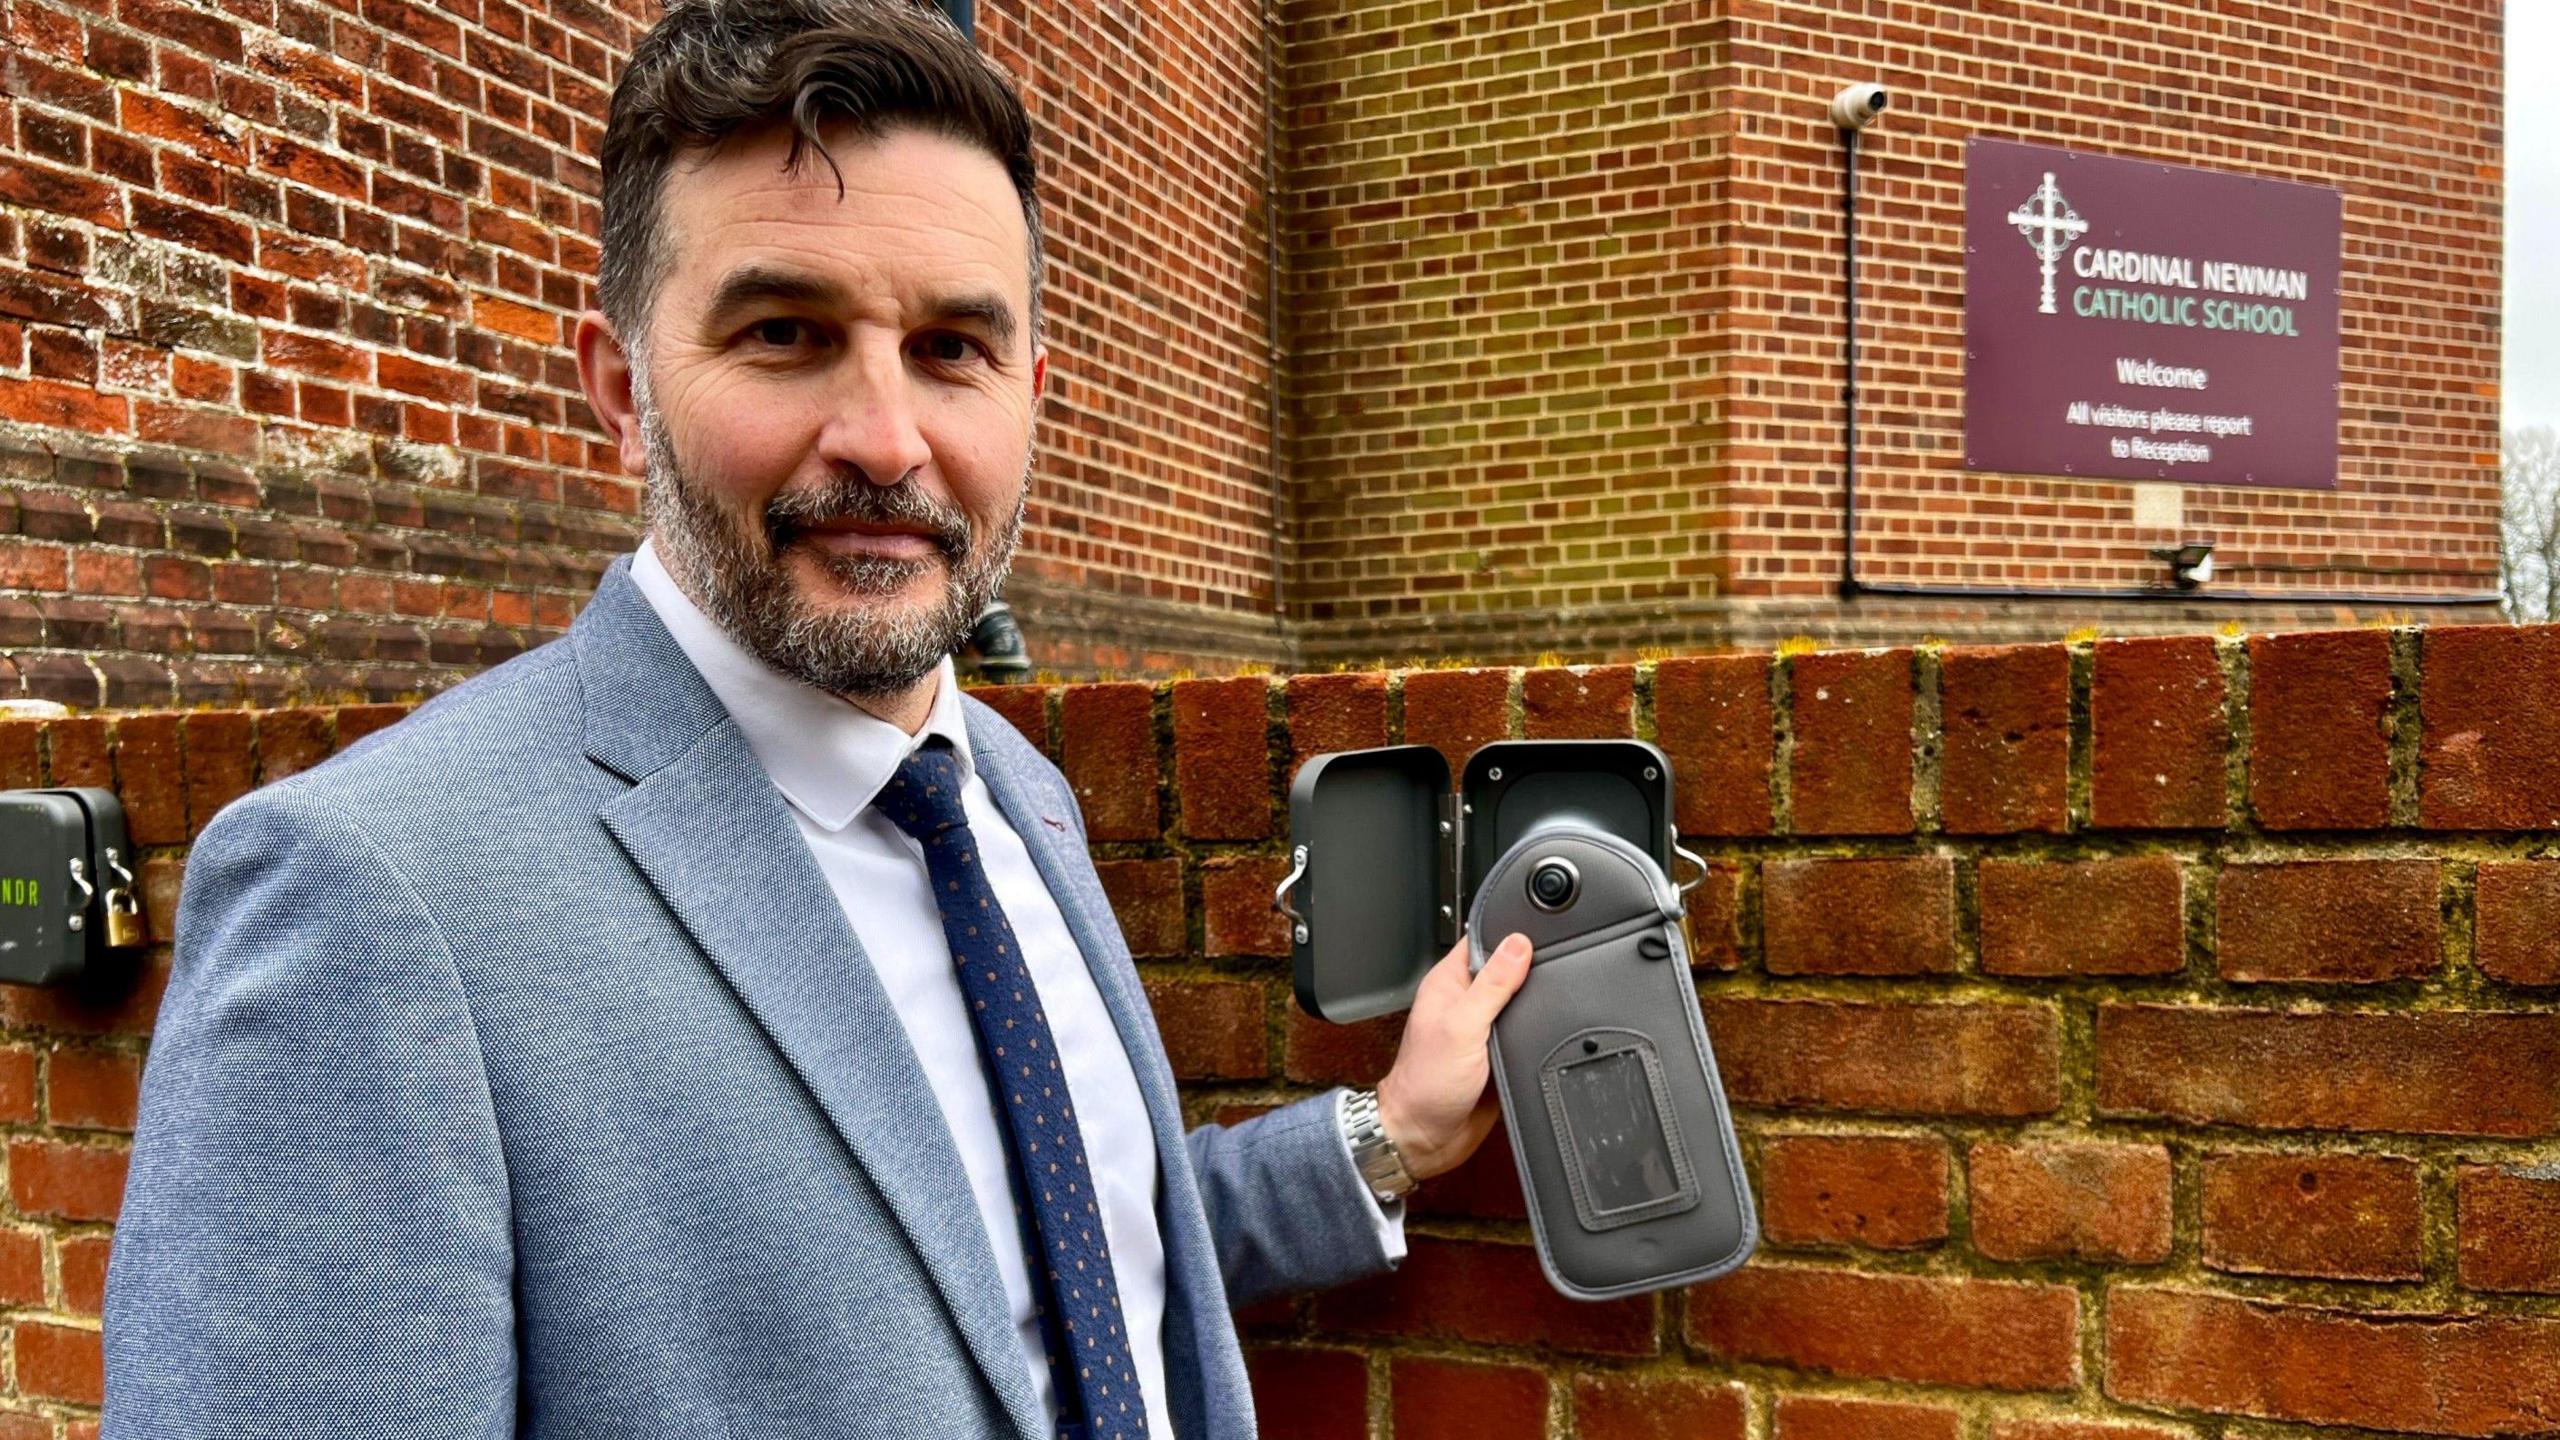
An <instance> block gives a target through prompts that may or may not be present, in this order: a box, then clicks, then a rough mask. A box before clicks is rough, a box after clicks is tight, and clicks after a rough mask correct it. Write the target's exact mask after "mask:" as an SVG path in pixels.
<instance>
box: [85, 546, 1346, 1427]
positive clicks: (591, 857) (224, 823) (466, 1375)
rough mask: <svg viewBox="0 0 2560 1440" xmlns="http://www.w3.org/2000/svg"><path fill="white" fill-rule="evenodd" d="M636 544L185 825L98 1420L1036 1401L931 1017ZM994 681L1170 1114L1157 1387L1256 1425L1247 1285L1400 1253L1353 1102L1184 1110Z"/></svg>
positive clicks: (410, 1422)
mask: <svg viewBox="0 0 2560 1440" xmlns="http://www.w3.org/2000/svg"><path fill="white" fill-rule="evenodd" d="M625 564H627V562H625ZM624 570H625V565H620V564H618V565H617V566H616V567H615V568H614V570H613V571H612V572H611V573H610V574H609V575H608V576H607V577H606V580H605V582H604V585H603V588H602V589H601V590H600V591H599V592H598V593H597V596H596V598H595V600H594V602H593V603H592V604H591V605H590V606H589V607H588V609H587V611H586V613H585V614H584V615H583V616H582V617H580V619H579V621H578V623H577V625H576V626H575V627H574V628H573V629H572V630H571V632H570V634H569V635H568V636H567V638H565V639H564V640H562V641H560V642H558V643H556V644H553V645H549V646H545V647H544V648H542V649H540V650H537V651H535V652H533V653H532V654H529V655H526V656H523V657H521V658H520V659H518V660H515V661H513V662H510V663H509V664H507V665H505V666H502V667H500V668H499V669H497V670H495V671H492V672H490V673H489V674H487V675H485V676H483V677H481V678H479V679H477V680H475V681H473V682H471V683H469V684H466V685H464V686H462V687H460V688H458V689H456V690H454V691H453V692H451V693H450V694H448V695H446V696H444V697H442V698H440V699H438V700H436V701H434V702H433V703H431V704H429V705H427V706H425V707H423V708H422V709H421V710H419V712H418V713H417V714H415V715H414V716H412V717H410V718H409V719H408V720H406V721H404V722H403V723H401V724H400V725H398V726H396V727H394V728H392V729H390V730H388V731H385V732H384V733H382V734H381V735H379V736H376V737H374V738H373V739H371V740H368V741H367V742H365V743H364V744H362V745H359V746H357V747H355V748H354V749H352V750H350V751H349V752H347V753H346V754H345V755H344V756H342V757H340V758H339V759H337V760H335V761H333V762H331V763H330V764H328V765H324V766H322V767H320V768H318V769H316V770H313V771H310V772H307V773H305V774H302V775H298V776H295V777H293V778H292V779H289V780H286V781H283V782H281V783H279V784H276V785H272V786H269V787H267V788H265V789H262V790H259V791H257V792H256V793H254V794H252V795H250V796H249V797H248V798H247V799H245V800H242V801H241V802H240V803H238V804H236V805H233V806H232V807H230V808H229V809H227V810H225V811H224V812H223V813H222V815H221V816H220V817H219V818H218V819H217V820H216V821H215V822H214V824H213V826H212V827H211V828H210V829H208V830H207V831H206V832H205V834H204V836H203V837H202V839H201V840H199V841H198V843H197V845H196V847H195V850H194V852H193V854H192V856H191V857H190V859H189V861H188V865H187V875H186V887H185V893H184V897H183V899H182V901H181V904H180V909H179V923H178V932H179V933H178V937H177V945H178V960H177V971H176V976H175V978H174V980H173V982H172V983H171V985H170V988H169V992H168V998H167V1000H166V1001H165V1002H164V1003H163V1005H162V1007H161V1011H160V1018H159V1025H158V1031H157V1034H156V1035H155V1037H154V1039H153V1043H152V1050H151V1056H150V1062H149V1065H148V1067H147V1069H146V1072H145V1075H144V1081H143V1099H142V1119H141V1126H140V1132H139V1135H138V1137H137V1139H136V1142H135V1146H134V1157H133V1167H132V1172H131V1180H130V1183H129V1186H128V1189H127V1191H126V1196H125V1206H124V1213H123V1218H122V1220H121V1222H120V1224H119V1227H118V1230H117V1233H116V1240H115V1254H114V1261H113V1265H112V1268H111V1270H110V1273H109V1279H108V1288H107V1316H106V1362H107V1408H106V1435H107V1440H182V1437H191V1436H207V1437H211V1436H223V1437H236V1436H311V1437H322V1436H325V1437H331V1440H377V1437H391V1436H402V1437H439V1440H442V1437H463V1436H473V1437H502V1436H522V1437H536V1440H573V1437H574V1440H589V1437H593V1440H605V1437H611V1440H638V1437H648V1436H664V1437H678V1436H681V1437H684V1440H720V1437H736V1440H796V1437H810V1440H817V1437H826V1440H846V1437H879V1440H913V1437H919V1436H937V1437H938V1436H977V1435H985V1436H1017V1437H1021V1440H1038V1437H1041V1436H1043V1435H1044V1434H1045V1433H1046V1427H1045V1426H1044V1424H1043V1421H1042V1418H1041V1417H1040V1416H1038V1415H1036V1414H1034V1413H1033V1408H1032V1406H1033V1395H1032V1388H1031V1377H1030V1375H1029V1373H1028V1368H1027V1366H1026V1365H1025V1363H1024V1360H1023V1356H1022V1352H1021V1349H1020V1347H1019V1342H1018V1341H1017V1339H1016V1337H1015V1331H1014V1328H1013V1324H1012V1320H1011V1316H1010V1314H1009V1311H1008V1307H1007V1305H1006V1302H1005V1296H1004V1288H1003V1285H1002V1283H1001V1281H1000V1280H999V1279H998V1276H997V1272H996V1267H995V1259H994V1252H993V1251H992V1250H991V1248H990V1240H989V1238H988V1235H987V1232H986V1228H985V1226H984V1224H983V1223H982V1222H981V1220H980V1218H979V1212H978V1208H977V1205H976V1204H975V1202H974V1201H973V1200H972V1198H971V1195H970V1190H969V1185H968V1180H967V1178H966V1176H965V1174H964V1172H963V1171H962V1169H961V1165H960V1159H959V1156H958V1154H957V1152H956V1151H955V1149H954V1148H953V1145H952V1141H951V1137H950V1132H949V1130H948V1129H947V1128H946V1127H945V1126H944V1124H943V1121H942V1115H941V1111H940V1109H939V1108H938V1107H937V1105H936V1104H935V1101H934V1096H933V1093H932V1091H931V1089H930V1088H929V1087H928V1085H927V1084H926V1081H925V1078H924V1076H923V1074H922V1072H921V1071H920V1069H919V1068H918V1066H917V1063H916V1060H915V1056H914V1051H913V1049H912V1048H911V1047H910V1046H909V1044H908V1042H907V1037H906V1032H905V1031H904V1030H903V1029H902V1028H901V1027H900V1025H899V1021H898V1017H897V1014H896V1012H895V1011H894V1010H892V1009H891V1007H890V1004H889V1001H888V998H887V996H886V995H885V994H884V993H883V992H882V990H881V988H880V985H879V982H878V980H877V979H876V978H875V976H874V975H873V973H872V969H871V966H870V964H869V962H868V961H867V960H866V959H865V957H864V956H863V953H862V948H861V946H860V945H859V944H858V943H857V942H856V940H855V938H854V935H853V933H852V930H851V927H850V926H848V925H847V924H846V922H845V917H844V913H843V911H842V909H841V908H840V907H839V905H838V904H837V902H836V900H835V897H834V896H833V894H832V893H831V892H830V891H829V890H828V888H827V884H826V881H825V879H824V878H823V877H822V876H821V875H820V873H819V871H818V869H817V865H816V862H815V861H814V860H813V859H812V858H811V857H810V854H809V851H808V847H807V845H806V844H805V843H804V842H803V841H802V840H801V838H800V835H799V832H798V830H797V829H796V827H795V826H794V824H793V822H792V820H791V817H790V815H789V813H788V812H787V810H786V809H785V802H784V801H783V799H782V798H781V796H780V794H779V792H777V791H776V790H775V789H774V787H773V785H772V783H771V782H770V781H769V780H767V778H766V777H765V773H764V771H763V769H762V768H761V767H760V766H759V765H758V763H757V761H756V758H755V756H754V754H753V753H752V752H751V751H750V750H749V749H748V747H747V745H746V742H745V741H744V740H743V739H742V738H741V736H740V734H739V732H738V728H737V726H736V725H735V724H734V723H733V722H732V721H731V720H730V719H729V716H728V714H727V712H726V711H725V710H723V709H722V708H721V705H720V702H719V701H718V700H717V699H716V698H715V697H714V696H713V694H712V692H711V690H710V688H709V687H708V686H707V685H705V684H704V683H703V681H702V679H701V677H700V676H699V675H698V674H697V673H696V672H695V671H694V669H693V667H692V665H691V664H690V663H689V662H688V661H687V660H686V659H685V657H684V654H683V652H682V651H681V650H680V649H678V648H677V646H676V644H675V642H674V640H673V639H672V638H670V637H669V636H668V634H667V632H666V630H665V628H664V627H663V626H662V625H661V624H660V623H659V621H658V618H657V616H656V614H655V612H653V611H652V610H651V609H650V608H649V606H648V604H647V602H646V601H645V600H644V599H643V598H642V597H641V596H640V594H639V593H638V591H637V589H636V588H635V587H634V586H633V585H632V584H631V582H630V580H629V578H628V576H627V575H626V574H625V573H624ZM966 709H967V713H968V726H969V741H970V745H971V748H972V751H973V753H974V755H975V757H976V762H977V765H978V769H979V772H980V773H981V774H982V775H983V776H984V777H985V779H986V782H987V786H988V788H989V789H990V790H991V791H992V792H993V793H994V796H995V799H996V803H997V804H998V806H999V807H1000V808H1001V809H1002V810H1003V811H1004V813H1005V815H1006V817H1007V818H1008V819H1009V820H1011V821H1012V823H1013V825H1014V828H1015V829H1016V830H1018V831H1020V832H1021V834H1022V836H1023V839H1024V840H1025V842H1026V843H1027V844H1028V846H1029V848H1030V851H1031V855H1032V858H1033V859H1034V861H1035V862H1037V864H1038V866H1039V868H1040V872H1041V874H1042V875H1043V876H1045V877H1046V878H1047V880H1048V884H1049V888H1050V891H1051V893H1053V894H1054V895H1055V896H1056V897H1057V900H1058V904H1059V909H1060V910H1061V911H1062V912H1063V913H1064V914H1065V916H1066V919H1067V923H1068V925H1069V926H1070V927H1071V928H1072V929H1073V931H1074V933H1075V937H1076V940H1077V943H1078V944H1079V945H1080V946H1081V947H1082V949H1083V951H1084V955H1085V958H1086V961H1087V963H1088V964H1089V965H1090V966H1091V967H1092V971H1093V975H1094V978H1095V980H1096V982H1097V983H1098V985H1099V986H1100V989H1101V992H1102V997H1103V1000H1104V1003H1105V1004H1106V1005H1108V1006H1109V1007H1110V1011H1111V1015H1112V1019H1113V1021H1114V1022H1115V1023H1116V1025H1117V1026H1118V1029H1119V1032H1120V1038H1121V1042H1122V1043H1123V1044H1124V1045H1125V1046H1126V1047H1127V1049H1128V1053H1129V1058H1130V1060H1131V1062H1132V1064H1133V1065H1134V1067H1135V1069H1136V1071H1137V1076H1138V1084H1139V1088H1140V1090H1141V1091H1142V1092H1143V1093H1144V1096H1145V1099H1146V1104H1147V1110H1148V1113H1149V1116H1150V1118H1151V1119H1152V1121H1153V1123H1154V1129H1155V1138H1156V1147H1157V1151H1158V1154H1159V1156H1160V1158H1161V1161H1162V1163H1161V1165H1160V1168H1159V1174H1158V1181H1159V1192H1158V1193H1159V1199H1158V1219H1159V1221H1160V1223H1161V1224H1162V1226H1163V1230H1164V1240H1165V1261H1166V1267H1167V1271H1168V1273H1167V1288H1168V1295H1167V1306H1166V1318H1165V1333H1164V1344H1165V1351H1166V1368H1167V1376H1168V1384H1169V1388H1170V1391H1171V1400H1172V1406H1173V1411H1174V1415H1175V1417H1176V1424H1177V1426H1178V1428H1179V1429H1180V1430H1181V1432H1182V1434H1183V1435H1184V1436H1185V1437H1213V1440H1223V1437H1249V1436H1251V1435H1252V1434H1253V1417H1252V1402H1251V1398H1250V1395H1249V1393H1248V1391H1247V1388H1246V1382H1245V1372H1244V1366H1243V1362H1242V1359H1241V1357H1240V1355H1239V1352H1238V1350H1237V1347H1236V1338H1235V1331H1234V1327H1233V1325H1232V1323H1231V1321H1230V1319H1229V1316H1228V1306H1229V1305H1230V1304H1231V1303H1234V1304H1241V1303H1244V1302H1246V1301H1249V1300H1252V1299H1254V1298H1256V1297H1258V1296H1261V1295H1265V1294H1270V1293H1274V1292H1277V1291H1282V1290H1289V1289H1301V1288H1311V1287H1314V1286H1320V1285H1327V1284H1332V1283H1336V1282H1339V1281H1341V1280H1345V1279H1349V1278H1352V1277H1354V1276H1356V1275H1360V1274H1363V1273H1367V1272H1370V1271H1373V1270H1376V1269H1379V1268H1381V1267H1383V1266H1384V1264H1385V1263H1386V1260H1385V1256H1384V1254H1383V1253H1382V1251H1381V1249H1380V1244H1379V1239H1378V1237H1377V1235H1376V1233H1375V1230H1374V1228H1373V1225H1372V1222H1371V1221H1370V1219H1369V1215H1368V1212H1367V1209H1366V1202H1365V1200H1364V1199H1363V1197H1362V1196H1361V1194H1360V1191H1359V1180H1358V1177H1357V1176H1356V1174H1354V1173H1353V1172H1352V1170H1351V1169H1350V1167H1349V1165H1348V1163H1347V1162H1346V1160H1345V1158H1344V1156H1343V1153H1342V1151H1341V1148H1340V1141H1339V1139H1338V1138H1337V1136H1336V1134H1335V1132H1334V1127H1333V1121H1332V1109H1331V1102H1330V1100H1329V1099H1318V1100H1314V1101H1308V1102H1304V1103H1301V1104H1298V1105H1294V1106H1290V1107H1288V1108H1285V1109H1282V1110H1278V1111H1274V1112H1272V1113H1270V1114H1268V1115H1265V1116H1263V1117H1261V1118H1259V1119H1257V1120H1254V1121H1251V1122H1248V1123H1246V1124H1243V1125H1238V1126H1234V1127H1230V1128H1214V1127H1212V1128H1204V1129H1202V1130H1199V1131H1196V1132H1194V1133H1192V1134H1190V1135H1189V1136H1188V1137H1187V1138H1186V1136H1185V1134H1184V1131H1183V1125H1182V1115H1181V1109H1180V1105H1179V1101H1178V1097H1177V1096H1176V1094H1175V1092H1174V1083H1173V1074H1172V1071H1171V1069H1170V1068H1169V1067H1168V1065H1167V1064H1166V1061H1165V1054H1164V1047H1163V1044H1162V1042H1161V1041H1160V1040H1159V1039H1158V1037H1157V1034H1156V1029H1155V1023H1154V1020H1153V1017H1152V1016H1151V1015H1150V1013H1149V1011H1148V1008H1147V1003H1146V998H1145V995H1144V994H1143V992H1142V991H1141V990H1140V988H1139V983H1138V976H1137V971H1136V969H1135V968H1134V967H1133V966H1132V965H1131V963H1130V959H1129V952H1128V948H1127V946H1126V944H1125V943H1124V942H1123V941H1122V939H1121V936H1120V931H1119V927H1118V926H1117V925H1116V924H1115V923H1114V922H1113V919H1112V915H1111V910H1110V907H1109V905H1108V903H1107V902H1106V901H1105V899H1104V896H1103V892H1102V889H1101V886H1100V883H1099V882H1098V880H1097V879H1096V877H1095V874H1094V870H1093V866H1092V863H1091V861H1090V860H1089V859H1088V857H1087V855H1086V852H1085V845H1084V829H1083V820H1082V817H1081V816H1080V815H1079V814H1078V812H1077V809H1076V804H1075V799H1074V795H1073V793H1072V792H1071V791H1070V790H1069V788H1068V786H1067V784H1066V782H1065V780H1064V778H1063V777H1062V776H1060V775H1059V774H1058V772H1057V770H1056V768H1055V767H1054V766H1052V765H1050V764H1049V762H1048V761H1047V760H1046V759H1045V758H1043V757H1042V756H1041V755H1040V753H1039V752H1038V751H1037V750H1035V749H1033V748H1032V747H1031V746H1030V745H1029V744H1027V743H1025V742H1024V740H1023V739H1022V737H1021V736H1020V735H1019V734H1017V733H1016V732H1015V731H1014V730H1013V728H1012V727H1011V726H1010V725H1008V724H1006V723H1005V721H1004V720H1003V719H1002V718H1000V717H998V716H997V715H996V714H995V713H994V712H993V711H990V710H988V709H987V708H986V707H985V706H983V705H979V704H977V703H976V702H974V701H972V702H969V703H968V705H967V706H966Z"/></svg>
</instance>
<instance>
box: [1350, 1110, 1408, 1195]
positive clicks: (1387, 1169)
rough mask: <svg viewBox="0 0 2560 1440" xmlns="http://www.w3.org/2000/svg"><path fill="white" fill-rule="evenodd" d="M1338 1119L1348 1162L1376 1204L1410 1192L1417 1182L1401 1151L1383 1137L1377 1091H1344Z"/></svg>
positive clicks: (1394, 1143)
mask: <svg viewBox="0 0 2560 1440" xmlns="http://www.w3.org/2000/svg"><path fill="white" fill-rule="evenodd" d="M1337 1113H1338V1114H1339V1116H1340V1117H1341V1121H1342V1138H1343V1139H1344V1141H1345V1142H1347V1143H1348V1144H1349V1145H1350V1147H1351V1163H1352V1164H1353V1165H1354V1166H1356V1167H1357V1168H1358V1169H1359V1171H1360V1181H1361V1183H1362V1184H1364V1185H1366V1186H1368V1187H1369V1193H1370V1194H1372V1195H1374V1196H1376V1197H1377V1198H1378V1203H1380V1204H1382V1205H1384V1204H1390V1203H1392V1202H1394V1201H1397V1200H1401V1199H1403V1198H1404V1197H1405V1196H1406V1195H1409V1194H1411V1193H1412V1192H1413V1187H1414V1186H1415V1185H1416V1184H1418V1183H1420V1182H1418V1181H1416V1180H1415V1179H1414V1178H1413V1172H1412V1171H1410V1170H1408V1169H1406V1168H1405V1164H1404V1154H1403V1152H1401V1151H1399V1150H1397V1149H1396V1142H1395V1141H1393V1140H1390V1139H1388V1138H1387V1131H1386V1127H1385V1126H1384V1125H1383V1124H1381V1123H1379V1119H1378V1092H1377V1091H1375V1090H1352V1091H1348V1092H1346V1093H1345V1094H1344V1096H1343V1100H1342V1107H1341V1109H1340V1110H1339V1111H1338V1112H1337Z"/></svg>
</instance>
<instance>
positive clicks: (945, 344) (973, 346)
mask: <svg viewBox="0 0 2560 1440" xmlns="http://www.w3.org/2000/svg"><path fill="white" fill-rule="evenodd" d="M916 348H917V349H918V350H919V351H921V352H922V353H923V355H924V358H926V359H927V360H931V361H933V362H935V363H936V364H940V365H962V364H966V363H968V361H969V360H970V359H971V358H973V357H974V356H976V355H977V353H978V342H977V341H975V340H972V339H970V338H969V337H968V336H966V335H953V334H950V333H948V332H945V333H943V334H940V335H927V336H925V337H924V338H922V339H920V340H918V341H917V342H916Z"/></svg>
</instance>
